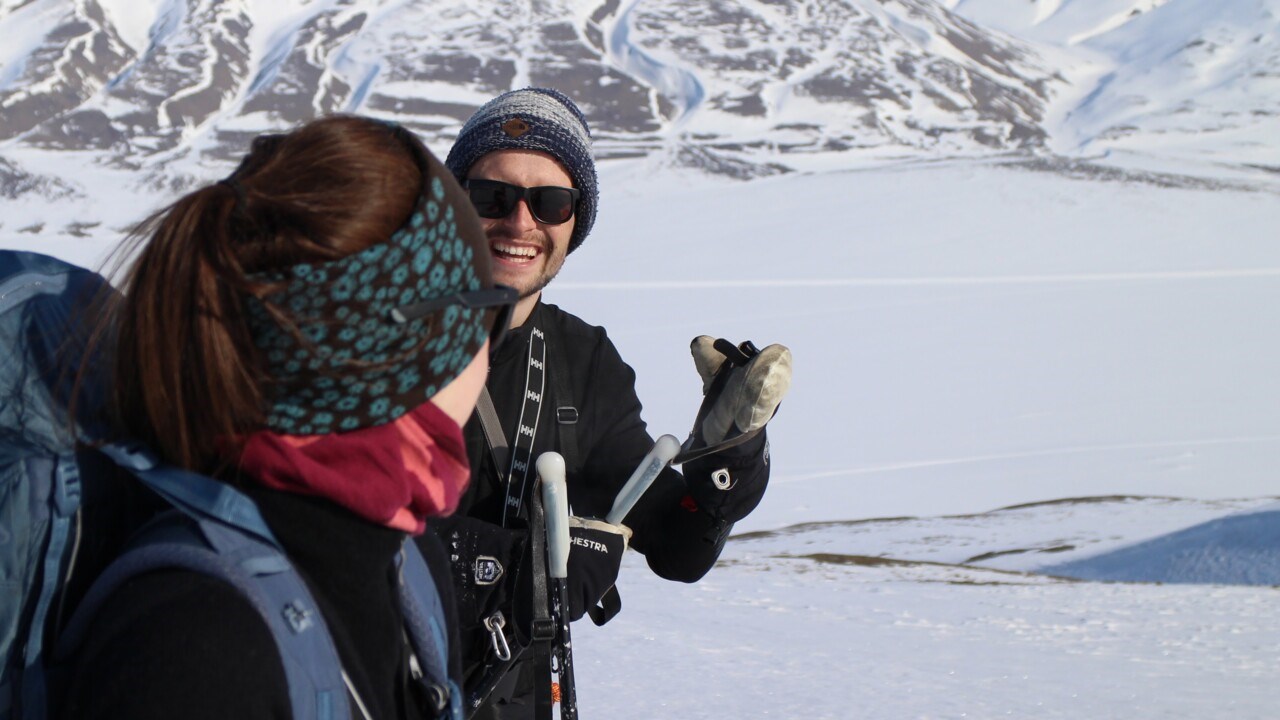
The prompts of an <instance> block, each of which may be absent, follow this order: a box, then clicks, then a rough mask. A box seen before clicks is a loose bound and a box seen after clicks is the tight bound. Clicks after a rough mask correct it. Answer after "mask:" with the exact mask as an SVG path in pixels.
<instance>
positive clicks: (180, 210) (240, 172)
mask: <svg viewBox="0 0 1280 720" xmlns="http://www.w3.org/2000/svg"><path fill="white" fill-rule="evenodd" d="M406 142H415V143H416V142H417V140H416V139H413V138H411V137H408V138H407V137H406V134H405V133H402V132H401V133H397V132H395V131H394V129H393V128H392V127H390V126H388V125H385V124H383V123H380V122H376V121H373V120H367V119H363V118H354V117H344V116H334V117H328V118H323V119H320V120H317V121H314V122H312V123H309V124H308V125H305V126H303V127H302V128H300V129H298V130H296V131H294V132H292V133H289V134H287V135H277V136H263V137H262V138H259V140H258V141H255V143H254V146H253V149H252V151H251V152H250V153H249V155H248V156H247V157H246V158H245V160H244V162H242V163H241V165H240V167H239V168H237V170H236V172H235V173H234V174H233V175H232V176H231V177H230V178H228V179H226V180H223V181H220V182H218V183H215V184H212V185H209V186H206V187H203V188H201V189H199V190H196V191H194V192H192V193H190V194H188V195H186V196H185V197H183V198H181V199H180V200H178V201H177V202H175V203H174V204H173V205H171V206H170V207H168V208H166V209H165V210H163V211H162V212H160V213H158V214H157V215H155V216H153V217H152V218H150V219H148V220H147V221H145V222H144V223H143V224H142V225H140V226H139V227H138V229H136V230H135V231H134V233H133V238H134V241H135V242H145V245H144V246H143V247H142V248H141V249H140V250H139V251H138V253H137V256H136V260H135V261H134V263H133V265H132V266H131V268H130V269H129V270H128V272H127V273H126V275H125V278H124V282H123V287H122V291H123V298H122V300H121V301H120V302H119V304H118V305H117V307H116V309H115V312H114V313H113V315H114V317H113V318H112V319H111V320H110V322H113V323H114V327H113V328H112V333H113V334H114V336H115V353H114V360H115V365H114V380H115V384H114V390H115V399H114V402H113V408H114V410H115V416H116V422H117V424H118V425H119V426H120V427H121V428H122V430H123V431H125V432H126V433H127V434H128V435H129V436H130V437H132V438H134V439H137V440H140V441H142V442H144V443H146V444H148V445H150V446H151V447H152V448H153V449H155V450H156V451H157V452H159V453H160V455H161V456H162V457H163V458H164V459H165V460H167V461H169V462H172V463H175V464H177V465H180V466H182V467H186V468H190V469H195V470H198V471H203V472H212V471H214V470H216V468H217V465H218V464H219V463H220V461H221V460H222V459H223V458H225V457H227V456H228V454H229V448H232V447H234V446H235V444H236V441H237V438H238V437H240V436H241V435H243V434H246V433H248V432H252V431H254V430H256V429H258V428H260V427H261V426H262V423H263V421H264V397H265V394H266V391H267V383H268V382H270V379H269V378H268V377H266V374H265V372H264V371H263V362H262V358H261V357H260V353H259V351H258V349H257V348H256V346H255V345H254V342H253V337H252V335H251V333H250V331H249V326H248V322H247V319H246V316H247V312H246V305H245V302H246V298H247V297H249V296H251V295H252V296H257V297H262V296H264V295H266V294H267V293H268V292H269V291H270V290H271V287H272V286H271V285H270V284H268V283H264V282H262V281H260V280H255V279H254V278H253V277H251V276H253V275H255V274H257V273H263V272H269V271H278V270H282V269H284V268H287V267H290V266H292V265H296V264H298V263H301V262H318V261H325V260H332V259H336V258H340V257H344V256H346V255H349V254H351V253H354V252H358V251H360V250H362V249H364V248H366V247H369V246H371V245H373V244H375V243H378V242H382V241H385V240H386V239H387V238H389V237H390V236H391V234H392V233H394V232H395V230H396V229H397V228H399V227H400V226H401V225H403V224H404V222H405V221H406V220H407V219H408V217H409V214H410V213H411V212H412V210H413V207H414V204H415V202H416V199H417V197H418V195H419V193H420V192H421V189H422V174H421V169H420V168H419V166H418V165H417V162H416V160H415V155H414V153H413V150H412V149H411V148H409V147H406V145H405V143H406Z"/></svg>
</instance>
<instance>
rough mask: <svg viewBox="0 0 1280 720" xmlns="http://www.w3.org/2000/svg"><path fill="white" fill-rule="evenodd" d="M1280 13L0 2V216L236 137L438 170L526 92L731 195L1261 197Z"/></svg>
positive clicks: (620, 151) (1200, 4) (226, 156)
mask: <svg viewBox="0 0 1280 720" xmlns="http://www.w3.org/2000/svg"><path fill="white" fill-rule="evenodd" d="M1278 8H1280V3H1277V2H1276V0H1174V1H1169V0H1034V1H1033V2H1027V0H883V1H882V0H713V1H710V2H707V1H705V0H622V1H620V0H603V1H601V0H529V1H527V2H526V1H522V2H515V3H512V2H506V1H499V0H472V1H469V2H465V3H464V2H457V1H456V0H412V1H407V0H398V1H384V2H378V1H376V0H272V1H270V2H268V1H267V0H256V1H255V0H3V2H0V36H3V37H4V38H5V42H4V44H3V45H4V47H3V49H2V50H0V154H2V159H0V193H3V195H4V196H5V197H9V198H14V197H18V196H24V195H28V194H31V193H35V194H39V195H42V196H44V197H45V198H47V199H52V198H55V197H66V196H68V195H80V196H82V195H83V194H84V192H83V182H82V181H81V180H78V179H77V178H76V177H75V176H77V175H80V174H82V173H81V172H72V171H69V170H68V169H67V168H66V166H65V164H64V162H65V161H66V160H68V159H70V158H74V161H73V162H72V164H71V166H72V167H73V168H75V169H76V170H83V169H84V168H85V167H86V166H89V167H94V168H108V169H110V168H115V169H122V170H128V171H130V172H131V175H129V178H130V182H132V183H135V184H138V183H141V185H140V187H145V188H150V189H153V190H155V189H159V190H165V189H167V190H168V191H172V190H175V189H180V188H182V187H185V186H186V185H188V184H189V183H191V182H193V181H194V180H195V179H205V178H207V177H209V176H211V175H216V174H217V173H219V172H221V171H222V170H224V169H225V168H226V166H227V165H228V164H229V163H230V160H231V158H233V157H234V156H236V155H237V154H238V153H240V152H241V151H242V149H243V148H244V146H245V144H246V140H247V139H248V138H249V137H251V136H252V135H254V134H256V133H260V132H263V131H267V130H272V129H277V128H281V127H287V126H290V125H293V124H296V123H298V122H301V121H303V120H306V119H307V118H310V117H313V116H315V115H317V114H320V113H326V112H361V113H367V114H372V115H376V116H379V117H384V118H392V119H396V120H399V121H401V122H403V123H405V124H407V125H409V126H411V127H413V128H414V129H416V130H418V131H419V132H421V133H423V135H424V136H425V137H426V138H427V140H428V142H429V144H430V145H431V146H432V147H433V148H435V149H436V150H437V151H438V152H443V151H444V150H445V149H446V148H447V146H448V143H449V142H450V141H451V139H452V136H453V133H455V132H456V130H457V129H458V127H460V125H461V122H462V121H463V120H464V119H465V118H466V117H467V116H468V115H469V114H470V113H471V111H472V110H473V109H474V108H475V107H476V106H478V105H479V104H480V103H481V102H483V101H484V100H486V99H487V98H489V97H491V96H492V95H494V94H496V93H498V92H501V91H503V90H506V89H509V88H513V87H519V86H524V85H527V84H539V85H551V86H555V87H559V88H561V89H563V90H565V91H566V92H568V93H569V94H570V95H572V96H573V97H575V98H576V99H577V100H578V101H579V102H580V103H581V104H582V106H583V107H584V109H585V110H586V112H587V114H588V116H589V117H590V118H591V120H592V122H593V124H594V127H595V130H596V135H597V137H598V140H599V143H598V147H597V149H598V152H599V154H600V155H601V157H604V158H608V157H628V156H634V155H637V154H642V155H650V156H656V157H659V158H661V159H662V161H663V162H664V163H667V164H677V165H693V166H696V167H701V168H705V169H707V170H709V171H711V172H716V173H724V174H729V175H732V176H735V177H751V176H756V175H761V174H771V173H775V172H782V171H787V170H796V169H801V170H803V169H821V168H830V167H853V166H865V165H867V164H879V163H884V162H887V161H896V160H901V159H904V158H922V157H924V158H930V157H933V158H936V157H951V156H987V155H1007V154H1010V153H1013V154H1014V155H1016V156H1026V155H1034V156H1037V157H1040V158H1044V157H1067V158H1073V159H1076V160H1080V159H1088V160H1103V161H1105V162H1110V163H1113V164H1117V165H1120V166H1134V165H1137V166H1143V167H1147V168H1153V167H1154V168H1155V169H1160V168H1161V162H1163V161H1165V160H1168V159H1169V158H1171V157H1177V158H1179V159H1180V160H1184V161H1185V160H1193V161H1196V160H1199V161H1201V162H1203V163H1204V167H1201V168H1199V169H1198V170H1197V172H1202V173H1205V174H1209V175H1218V176H1221V175H1224V174H1225V175H1229V176H1231V177H1234V178H1237V179H1239V178H1244V179H1246V180H1258V181H1261V180H1265V179H1268V177H1267V176H1268V175H1270V174H1273V173H1275V172H1277V171H1280V151H1278V150H1277V149H1276V148H1275V146H1274V143H1268V142H1267V140H1268V138H1269V136H1270V135H1274V132H1275V129H1276V123H1277V113H1280V107H1278V104H1277V101H1276V99H1275V98H1276V97H1277V92H1276V88H1277V82H1280V80H1278V79H1277V78H1280V49H1278V47H1280V46H1278V44H1277V43H1276V42H1275V40H1276V39H1277V37H1278V35H1277V22H1278V21H1277V14H1278V13H1277V9H1278ZM1208 147H1212V148H1213V154H1212V157H1209V156H1208V153H1207V151H1206V148H1208ZM1110 153H1116V155H1118V157H1117V156H1112V157H1107V156H1108V155H1109V154H1110ZM138 170H143V171H144V172H142V173H138V172H137V171H138ZM140 178H141V179H140ZM84 221H85V222H92V221H93V220H92V219H90V218H85V219H84Z"/></svg>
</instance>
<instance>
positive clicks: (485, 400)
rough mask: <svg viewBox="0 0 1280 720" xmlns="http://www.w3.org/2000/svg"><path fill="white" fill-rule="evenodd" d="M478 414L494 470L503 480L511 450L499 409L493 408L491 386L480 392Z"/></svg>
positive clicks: (477, 405)
mask: <svg viewBox="0 0 1280 720" xmlns="http://www.w3.org/2000/svg"><path fill="white" fill-rule="evenodd" d="M476 414H477V415H479V416H480V427H481V429H483V430H484V439H485V440H486V441H487V442H486V443H485V444H487V445H488V446H489V458H490V459H491V460H493V469H494V470H495V471H497V473H498V476H499V477H498V480H499V481H501V480H502V477H501V476H502V469H503V468H505V467H506V466H507V463H508V462H510V460H511V448H510V447H508V446H507V435H506V433H504V432H502V418H500V417H498V409H497V408H496V407H494V406H493V396H492V395H490V394H489V386H488V385H486V386H484V387H483V388H481V390H480V399H479V400H477V401H476Z"/></svg>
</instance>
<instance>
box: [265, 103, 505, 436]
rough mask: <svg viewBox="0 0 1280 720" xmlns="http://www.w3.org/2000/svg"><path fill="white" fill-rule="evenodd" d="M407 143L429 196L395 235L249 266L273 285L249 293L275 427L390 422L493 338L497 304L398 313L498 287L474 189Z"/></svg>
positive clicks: (326, 428)
mask: <svg viewBox="0 0 1280 720" xmlns="http://www.w3.org/2000/svg"><path fill="white" fill-rule="evenodd" d="M394 131H395V132H398V133H400V134H402V135H404V136H408V135H409V133H408V131H405V130H403V129H399V128H395V129H394ZM408 144H409V146H410V147H411V149H412V150H413V152H414V153H415V156H416V158H417V160H418V165H419V167H420V168H421V170H422V194H421V195H420V196H419V198H418V201H417V204H416V206H415V208H414V210H413V214H412V215H411V216H410V217H409V220H408V221H407V222H406V223H405V224H404V226H402V227H401V228H400V229H399V230H397V231H396V232H395V233H394V234H392V236H391V237H389V238H388V239H387V240H386V241H385V242H381V243H377V244H375V245H372V246H370V247H367V248H365V249H364V250H362V251H359V252H356V253H353V254H351V255H348V256H346V257H343V258H340V259H337V260H333V261H329V262H317V263H302V264H298V265H293V266H291V267H288V268H285V269H282V270H280V271H276V272H270V273H259V274H256V275H252V276H250V277H251V279H252V280H254V281H255V282H259V283H264V284H267V285H269V286H272V287H273V288H274V289H273V290H272V291H270V292H268V293H267V294H266V296H265V297H264V298H263V300H258V299H257V298H256V297H253V296H249V297H247V298H246V301H247V305H248V321H249V328H250V332H251V333H252V335H253V340H254V344H255V345H257V347H258V349H259V350H260V351H261V353H262V355H263V358H264V360H265V363H266V368H265V369H266V371H267V374H268V375H269V377H270V378H271V383H270V385H269V387H268V397H267V398H266V399H267V408H266V409H267V421H266V426H267V428H268V429H270V430H272V431H275V432H278V433H284V434H289V435H324V434H329V433H334V432H346V431H351V430H357V429H360V428H366V427H373V426H377V425H382V424H385V423H389V422H391V421H393V420H395V419H397V418H399V417H401V416H402V415H405V414H406V413H408V412H410V411H411V410H414V409H415V408H417V407H420V406H421V405H422V404H423V403H425V402H427V401H428V400H429V399H430V398H431V397H432V396H433V395H435V394H436V393H437V392H439V391H440V390H441V389H443V388H444V386H446V385H448V384H449V383H450V382H452V381H453V379H454V378H455V377H457V376H458V374H459V373H461V372H462V371H463V370H464V369H466V367H467V365H469V364H470V362H471V359H472V358H473V357H474V356H475V355H476V353H477V352H479V350H480V348H481V346H483V345H484V342H485V340H487V339H488V338H489V327H490V325H491V324H492V322H493V317H492V310H489V311H486V310H485V309H470V308H467V307H463V306H461V305H452V306H449V307H447V308H445V309H443V310H439V311H436V312H435V313H431V314H429V315H427V316H425V317H422V318H418V319H416V320H412V321H409V322H404V323H398V322H394V321H393V320H392V319H391V317H390V315H391V311H392V310H393V309H396V308H399V307H402V306H405V305H409V304H412V303H417V302H421V301H423V300H430V299H435V298H442V297H448V296H450V295H454V294H457V293H461V292H466V291H469V290H479V289H481V288H486V287H490V286H491V285H492V276H491V274H490V268H489V252H488V243H487V240H486V239H485V235H484V230H483V228H482V227H481V226H480V220H479V218H478V217H477V216H476V213H475V209H474V208H473V207H472V206H471V202H470V200H469V199H468V198H467V195H466V193H465V192H464V191H463V190H462V188H461V187H459V186H458V184H457V183H456V182H455V181H454V179H453V177H452V175H451V174H450V173H449V172H448V170H447V169H446V168H445V167H444V165H442V164H441V163H440V161H439V160H437V159H436V158H435V157H434V156H433V155H431V154H430V152H429V151H428V150H427V149H426V148H425V147H423V146H422V145H421V142H420V141H418V140H417V138H411V140H410V141H409V143H408ZM268 306H270V307H268Z"/></svg>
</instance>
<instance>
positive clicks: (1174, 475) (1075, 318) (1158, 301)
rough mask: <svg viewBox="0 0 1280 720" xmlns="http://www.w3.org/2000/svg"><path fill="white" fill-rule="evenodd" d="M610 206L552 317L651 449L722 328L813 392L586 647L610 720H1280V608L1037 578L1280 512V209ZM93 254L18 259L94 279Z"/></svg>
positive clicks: (583, 692)
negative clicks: (704, 541)
mask: <svg viewBox="0 0 1280 720" xmlns="http://www.w3.org/2000/svg"><path fill="white" fill-rule="evenodd" d="M602 184H603V185H602V186H603V193H604V194H603V202H602V205H601V215H600V219H599V223H598V225H597V227H596V230H595V231H594V232H593V234H592V237H591V238H590V239H589V240H588V242H587V243H586V244H585V245H584V246H583V248H582V249H581V250H580V251H579V252H578V253H577V254H575V255H574V256H573V257H572V258H571V260H570V262H569V264H568V266H567V268H566V271H565V272H564V274H563V276H562V277H561V278H560V279H559V280H558V281H557V282H556V283H555V284H554V285H553V286H552V288H551V290H550V291H549V292H548V299H549V300H551V301H552V302H557V303H560V304H562V305H564V306H565V307H567V308H569V309H571V310H574V311H576V312H579V313H580V314H582V315H583V316H584V317H586V318H588V319H589V320H591V321H593V322H597V323H601V324H604V325H606V326H607V327H608V328H609V330H610V333H611V335H612V337H613V338H614V340H615V341H616V342H617V343H618V345H619V347H620V349H621V351H622V353H623V355H624V357H626V358H627V359H628V360H629V361H630V362H631V363H632V364H633V365H634V366H635V367H636V369H637V372H638V374H639V378H640V394H641V397H642V398H643V399H644V400H645V401H646V404H647V415H648V419H649V421H650V425H651V429H652V430H653V431H654V432H655V433H663V432H671V433H673V434H676V435H680V436H683V434H684V433H685V432H687V430H688V426H689V423H690V422H691V419H692V417H693V413H694V411H695V410H696V407H697V404H698V397H697V395H698V391H699V385H698V382H697V376H696V374H695V372H694V370H693V367H692V362H691V361H690V359H689V357H688V354H687V351H686V346H687V343H688V341H689V339H690V338H692V337H693V336H694V335H696V334H699V333H713V334H719V335H724V336H726V337H730V338H734V339H743V338H751V339H754V340H756V341H757V342H762V343H763V342H784V343H787V344H788V345H790V346H791V347H792V349H793V350H794V352H795V357H796V365H795V373H796V375H795V384H794V389H793V391H792V393H791V395H790V396H789V397H788V399H787V401H786V402H785V404H784V405H783V407H782V410H781V412H780V413H779V415H778V417H777V419H776V422H775V423H774V424H773V425H771V435H772V439H773V463H774V480H773V484H772V486H771V488H770V490H769V492H768V494H767V495H766V497H765V499H764V502H763V504H762V505H761V507H760V508H759V509H758V510H757V511H756V512H755V513H754V514H753V515H752V516H751V517H750V518H748V520H747V521H745V522H743V523H742V524H741V525H740V526H739V528H738V534H737V536H736V537H735V538H734V539H732V540H731V541H730V543H729V546H728V548H727V550H726V551H725V554H724V558H723V561H722V562H721V564H720V565H719V566H718V567H717V568H715V569H714V570H713V571H712V572H711V573H710V574H709V575H708V577H707V578H705V579H704V580H703V581H702V582H700V583H698V584H695V585H689V586H685V585H678V584H674V583H669V582H665V581H662V580H659V579H657V578H656V577H654V576H653V575H652V574H651V573H649V572H648V570H647V569H646V568H645V567H644V564H643V558H641V557H639V556H634V555H633V556H631V557H630V558H629V559H628V561H627V565H626V567H625V569H624V572H623V577H622V580H621V583H620V589H621V592H622V595H623V598H624V604H625V607H626V612H624V613H622V614H621V615H620V616H619V617H618V618H617V619H616V620H614V621H613V622H612V623H610V624H609V625H607V626H605V627H603V628H595V627H593V626H590V625H589V624H580V625H578V626H576V627H575V630H574V632H575V639H576V640H577V642H576V657H577V665H578V673H579V681H580V703H581V709H582V713H583V716H584V717H587V718H592V717H611V718H615V719H616V720H628V719H635V720H640V719H642V718H643V719H646V720H647V719H649V718H655V717H680V718H842V719H843V718H855V717H856V718H886V719H889V718H894V719H897V718H959V717H968V718H993V717H1034V718H1057V717H1061V718H1076V717H1097V718H1112V717H1115V718H1121V717H1123V718H1195V719H1196V720H1203V719H1204V718H1268V717H1275V716H1277V715H1280V700H1277V699H1276V696H1275V694H1274V692H1273V690H1272V686H1273V683H1274V675H1275V664H1276V661H1277V648H1280V603H1277V602H1276V601H1277V598H1278V597H1280V596H1277V594H1276V593H1277V590H1276V589H1275V587H1271V586H1265V585H1264V586H1224V585H1196V584H1191V585H1184V584H1179V585H1172V584H1163V585H1158V584H1106V583H1097V582H1074V581H1068V580H1063V579H1054V578H1050V577H1046V576H1043V575H1029V574H1025V573H1026V571H1031V570H1036V569H1040V568H1043V567H1046V566H1049V565H1054V564H1058V563H1063V562H1068V561H1087V560H1088V558H1090V557H1092V556H1096V555H1098V554H1100V553H1105V552H1106V551H1109V550H1113V549H1116V548H1123V547H1126V546H1129V545H1131V544H1133V543H1137V542H1139V541H1142V540H1146V539H1150V538H1153V537H1159V536H1164V535H1167V534H1169V533H1174V532H1176V531H1178V530H1182V529H1184V528H1188V527H1190V526H1194V525H1197V524H1200V523H1204V522H1207V521H1211V520H1214V519H1215V518H1221V517H1223V516H1228V515H1230V514H1232V513H1238V512H1247V511H1250V510H1259V509H1263V508H1267V507H1268V506H1271V505H1272V504H1274V502H1275V500H1276V498H1277V496H1280V489H1278V488H1280V483H1277V482H1276V468H1277V467H1280V414H1278V413H1276V412H1275V410H1274V409H1275V408H1276V407H1280V381H1277V380H1276V375H1275V372H1274V370H1275V368H1276V367H1278V366H1280V339H1278V336H1277V334H1276V333H1275V332H1274V328H1276V327H1278V326H1280V323H1278V322H1277V321H1278V320H1280V317H1277V316H1278V315H1280V246H1277V245H1276V244H1275V243H1274V242H1273V240H1272V238H1273V236H1274V230H1273V228H1275V227H1277V226H1278V225H1280V203H1277V201H1276V200H1277V198H1276V196H1275V194H1274V191H1271V190H1259V191H1237V190H1224V189H1208V188H1203V189H1188V188H1184V189H1177V188H1168V187H1160V186H1158V185H1154V184H1149V183H1122V182H1103V181H1100V180H1096V179H1095V180H1088V179H1068V178H1065V177H1063V176H1061V175H1058V174H1052V173H1045V172H1036V171H1031V170H1028V169H1026V168H1025V167H1021V166H1008V165H1001V164H996V163H975V162H967V161H966V162H937V163H928V164H910V165H903V166H900V167H896V168H882V169H877V170H864V171H852V170H851V171H845V172H827V173H815V174H811V175H793V176H787V177H781V178H775V179H770V180H760V181H755V182H751V183H741V182H734V181H727V180H716V179H710V178H707V177H705V176H699V175H681V174H673V173H672V172H671V171H669V170H663V169H661V168H654V167H652V166H649V165H647V164H646V163H645V162H644V161H628V162H615V163H610V164H607V165H606V167H605V168H604V173H603V181H602ZM113 192H118V191H116V190H115V189H109V188H105V187H104V188H103V189H102V196H103V197H102V199H101V200H100V202H125V201H127V200H128V198H120V197H113V195H112V193H113ZM131 202H133V203H134V205H135V206H137V207H139V208H140V209H139V214H142V213H144V212H145V207H143V206H144V205H146V204H147V202H144V201H142V200H138V199H136V198H135V199H133V200H131ZM149 202H152V203H154V202H156V201H155V200H151V201H149ZM95 232H96V233H97V234H94V232H91V233H89V235H88V237H86V238H82V239H78V240H75V241H63V242H60V243H57V244H53V245H43V244H42V243H41V238H40V237H39V236H37V235H31V234H27V233H24V234H18V235H8V236H5V237H3V238H2V239H0V245H3V246H4V247H19V246H20V247H28V248H34V249H44V250H46V251H50V252H54V253H56V254H60V255H63V256H67V257H71V258H72V259H78V260H80V261H82V262H88V263H92V262H96V261H98V260H99V259H100V258H101V257H102V256H103V254H104V252H105V250H106V249H107V247H108V246H109V240H110V237H109V236H108V235H107V234H106V233H105V231H103V230H102V229H97V230H96V231H95ZM1091 496H1092V497H1101V498H1102V499H1096V500H1092V501H1084V500H1073V499H1078V498H1086V497H1091ZM1020 504H1030V505H1029V506H1028V507H1019V508H1012V509H1005V510H999V509H998V508H1005V507H1008V506H1012V505H1020ZM893 518H897V519H893ZM1255 550H1257V551H1259V552H1261V553H1264V554H1266V553H1270V557H1272V558H1273V559H1274V556H1275V553H1276V552H1277V550H1276V548H1275V547H1274V546H1268V547H1258V548H1255ZM1151 560H1152V557H1151V556H1149V555H1148V556H1143V555H1141V554H1139V555H1138V556H1137V559H1136V560H1134V561H1133V562H1135V563H1137V564H1139V565H1141V564H1150V563H1151ZM1170 579H1175V578H1170ZM1182 579H1185V578H1182ZM1273 584H1274V583H1273Z"/></svg>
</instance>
